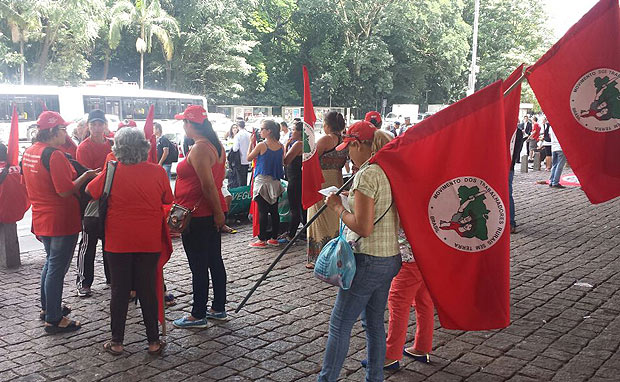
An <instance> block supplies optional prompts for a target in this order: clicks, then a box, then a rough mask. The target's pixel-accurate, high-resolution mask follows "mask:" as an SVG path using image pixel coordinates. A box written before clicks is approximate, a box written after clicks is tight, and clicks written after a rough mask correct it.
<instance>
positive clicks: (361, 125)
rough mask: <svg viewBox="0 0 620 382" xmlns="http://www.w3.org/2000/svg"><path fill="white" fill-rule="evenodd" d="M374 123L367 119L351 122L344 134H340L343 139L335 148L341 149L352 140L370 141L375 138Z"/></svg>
mask: <svg viewBox="0 0 620 382" xmlns="http://www.w3.org/2000/svg"><path fill="white" fill-rule="evenodd" d="M375 131H377V128H376V127H375V125H373V124H372V123H370V122H368V121H359V122H355V123H354V124H352V125H351V126H350V127H349V129H348V130H347V133H346V134H342V136H343V137H344V140H343V141H342V143H341V144H339V145H338V146H336V150H338V151H341V150H344V149H346V148H347V146H349V143H351V142H353V141H360V142H361V141H372V140H373V139H374V138H375Z"/></svg>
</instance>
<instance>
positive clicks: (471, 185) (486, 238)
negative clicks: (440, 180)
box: [428, 176, 506, 252]
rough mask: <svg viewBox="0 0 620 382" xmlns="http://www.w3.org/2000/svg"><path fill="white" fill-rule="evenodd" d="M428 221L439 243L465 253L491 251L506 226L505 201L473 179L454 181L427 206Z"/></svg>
mask: <svg viewBox="0 0 620 382" xmlns="http://www.w3.org/2000/svg"><path fill="white" fill-rule="evenodd" d="M428 217H429V221H430V224H431V227H432V228H433V232H435V234H436V235H437V237H438V238H439V240H441V241H442V242H444V243H445V244H446V245H449V246H450V247H452V248H454V249H458V250H459V251H464V252H479V251H484V250H486V249H489V248H490V247H492V246H493V245H494V244H495V243H497V241H498V240H499V239H500V237H502V234H503V233H504V229H505V226H506V209H505V208H504V203H503V202H502V199H501V198H500V197H499V195H498V194H497V192H495V190H494V189H493V188H492V187H491V186H489V185H488V184H487V183H486V182H485V181H484V180H482V179H480V178H476V177H474V176H464V177H459V178H454V179H452V180H449V181H447V182H445V183H444V184H442V185H441V186H439V187H438V188H437V190H435V192H434V193H433V195H432V196H431V199H430V201H429V203H428Z"/></svg>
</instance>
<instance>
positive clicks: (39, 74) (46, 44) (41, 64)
mask: <svg viewBox="0 0 620 382" xmlns="http://www.w3.org/2000/svg"><path fill="white" fill-rule="evenodd" d="M45 32H46V33H45V40H44V41H43V47H42V48H41V54H40V55H39V59H38V60H37V70H36V75H35V77H36V78H35V81H36V83H37V85H40V84H41V82H42V80H43V71H44V70H45V67H46V66H47V62H48V60H49V53H50V47H51V46H52V43H53V42H54V40H55V38H56V36H55V35H56V30H55V29H54V30H51V31H50V30H49V27H46V28H45Z"/></svg>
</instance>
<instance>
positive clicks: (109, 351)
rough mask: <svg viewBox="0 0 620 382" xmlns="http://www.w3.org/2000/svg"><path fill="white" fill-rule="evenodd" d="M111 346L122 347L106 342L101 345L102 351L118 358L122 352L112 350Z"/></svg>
mask: <svg viewBox="0 0 620 382" xmlns="http://www.w3.org/2000/svg"><path fill="white" fill-rule="evenodd" d="M113 346H123V345H121V344H118V343H116V342H112V341H108V342H106V343H105V344H103V350H105V351H106V352H108V353H110V354H112V355H113V356H119V355H121V354H123V351H124V350H121V351H118V350H114V348H113Z"/></svg>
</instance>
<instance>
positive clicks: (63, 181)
mask: <svg viewBox="0 0 620 382" xmlns="http://www.w3.org/2000/svg"><path fill="white" fill-rule="evenodd" d="M72 173H73V170H72V168H71V164H70V163H69V161H68V160H67V158H65V156H64V154H62V153H61V152H60V151H55V152H54V153H52V155H51V157H50V176H51V178H52V183H53V184H54V189H55V191H56V193H57V194H58V196H60V197H61V198H68V197H70V196H71V195H73V194H75V193H76V192H77V191H78V190H79V189H80V187H82V185H83V184H84V182H86V181H88V180H90V179H92V178H94V177H95V176H97V172H96V171H95V170H88V171H86V172H85V173H83V174H82V175H81V176H80V177H78V178H77V179H75V180H72V179H71V175H72Z"/></svg>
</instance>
